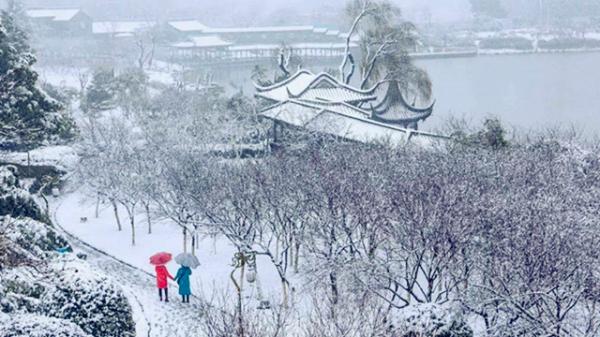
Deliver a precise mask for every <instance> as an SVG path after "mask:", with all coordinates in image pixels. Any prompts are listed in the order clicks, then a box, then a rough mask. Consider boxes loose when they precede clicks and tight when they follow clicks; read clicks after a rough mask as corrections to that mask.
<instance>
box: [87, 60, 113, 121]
mask: <svg viewBox="0 0 600 337" xmlns="http://www.w3.org/2000/svg"><path fill="white" fill-rule="evenodd" d="M116 87H117V83H116V78H115V72H114V71H113V70H112V69H110V70H108V69H97V70H96V71H94V76H93V78H92V83H90V85H89V87H88V88H87V90H86V93H85V97H84V102H83V104H82V108H83V110H84V111H86V112H87V113H91V114H96V113H98V112H100V111H106V110H110V109H113V108H114V107H115V106H116V102H115V101H116V93H115V91H116Z"/></svg>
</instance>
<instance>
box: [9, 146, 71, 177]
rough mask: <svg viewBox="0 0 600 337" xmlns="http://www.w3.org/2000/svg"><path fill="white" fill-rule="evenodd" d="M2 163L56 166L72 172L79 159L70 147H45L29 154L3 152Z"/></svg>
mask: <svg viewBox="0 0 600 337" xmlns="http://www.w3.org/2000/svg"><path fill="white" fill-rule="evenodd" d="M0 161H3V162H7V163H12V164H19V165H28V164H29V165H39V166H54V167H56V168H58V169H60V170H63V171H67V172H70V171H72V170H73V169H74V168H75V166H76V165H77V163H78V161H79V158H78V156H77V153H75V150H74V149H73V148H72V147H70V146H61V145H55V146H44V147H40V148H37V149H34V150H31V151H29V153H27V152H2V151H0Z"/></svg>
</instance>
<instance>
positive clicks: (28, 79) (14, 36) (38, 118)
mask: <svg viewBox="0 0 600 337" xmlns="http://www.w3.org/2000/svg"><path fill="white" fill-rule="evenodd" d="M35 61H36V60H35V57H34V56H33V55H32V53H31V48H30V47H29V44H28V40H27V34H26V33H25V32H24V31H23V30H22V29H21V28H20V27H19V26H18V25H17V24H16V22H15V20H14V19H13V17H12V16H11V15H10V14H9V13H7V12H2V14H1V15H0V149H3V150H24V149H29V148H33V147H36V146H40V145H42V144H45V143H49V142H57V141H60V140H65V139H69V138H71V137H72V136H73V135H74V123H73V121H72V120H71V119H70V118H68V117H66V116H65V115H64V114H63V113H62V112H61V110H62V106H61V105H60V104H59V103H58V102H56V101H54V100H52V99H50V98H49V97H48V96H47V95H46V94H45V93H44V92H43V91H42V90H40V89H39V87H37V85H36V82H37V79H38V75H37V73H36V72H35V71H33V69H32V66H33V64H34V63H35Z"/></svg>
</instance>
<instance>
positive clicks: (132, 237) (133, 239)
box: [129, 209, 135, 246]
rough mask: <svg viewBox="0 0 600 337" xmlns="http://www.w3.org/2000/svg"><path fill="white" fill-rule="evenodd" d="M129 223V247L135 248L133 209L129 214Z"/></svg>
mask: <svg viewBox="0 0 600 337" xmlns="http://www.w3.org/2000/svg"><path fill="white" fill-rule="evenodd" d="M129 222H130V223H131V245H132V246H135V213H134V210H133V209H132V210H131V211H130V212H129Z"/></svg>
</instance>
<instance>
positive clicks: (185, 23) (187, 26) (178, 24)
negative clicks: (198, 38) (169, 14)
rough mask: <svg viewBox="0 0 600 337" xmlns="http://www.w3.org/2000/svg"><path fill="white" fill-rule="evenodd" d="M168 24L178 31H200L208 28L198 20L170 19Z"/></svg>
mask: <svg viewBox="0 0 600 337" xmlns="http://www.w3.org/2000/svg"><path fill="white" fill-rule="evenodd" d="M169 25H170V26H171V27H173V28H175V29H177V30H178V31H180V32H201V31H204V30H206V29H208V27H207V26H205V25H204V24H203V23H202V22H200V21H198V20H181V21H170V22H169Z"/></svg>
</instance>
